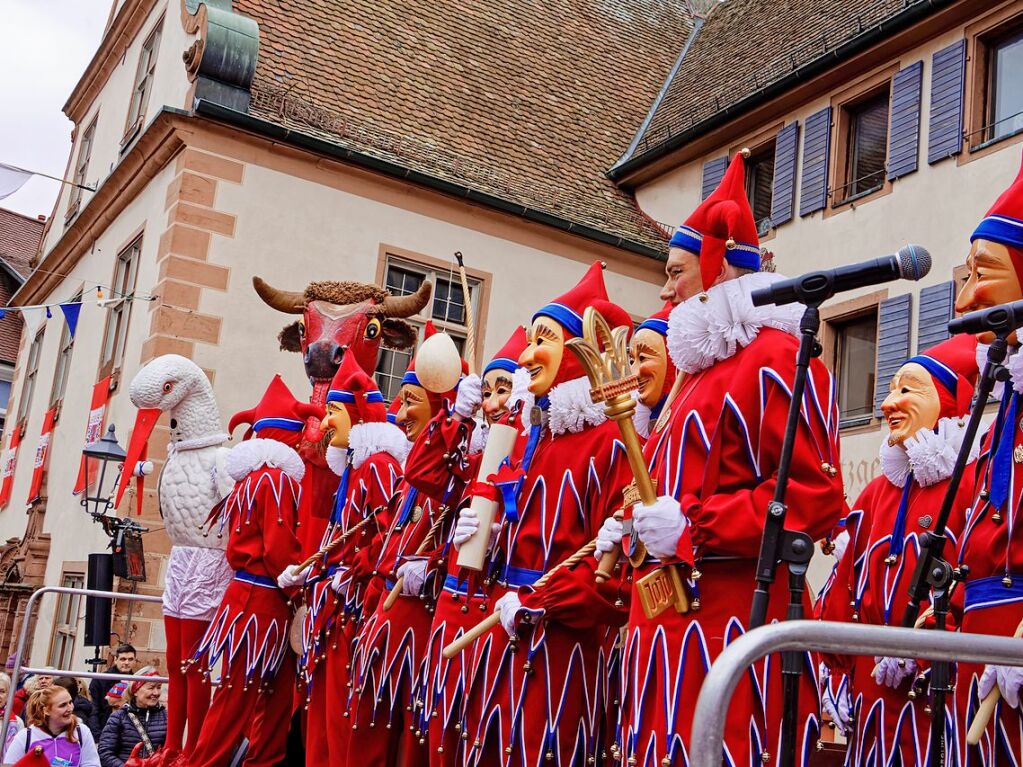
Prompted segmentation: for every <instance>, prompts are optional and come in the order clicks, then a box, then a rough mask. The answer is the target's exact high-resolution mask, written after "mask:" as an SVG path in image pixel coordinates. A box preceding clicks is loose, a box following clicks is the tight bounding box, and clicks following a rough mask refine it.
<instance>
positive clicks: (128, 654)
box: [89, 644, 137, 731]
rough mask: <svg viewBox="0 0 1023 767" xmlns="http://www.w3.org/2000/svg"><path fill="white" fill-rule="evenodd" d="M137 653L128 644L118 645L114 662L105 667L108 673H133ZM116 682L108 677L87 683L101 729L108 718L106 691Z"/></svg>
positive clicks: (109, 710) (108, 708)
mask: <svg viewBox="0 0 1023 767" xmlns="http://www.w3.org/2000/svg"><path fill="white" fill-rule="evenodd" d="M136 656H137V653H136V652H135V648H134V647H132V646H131V645H130V644H122V645H118V646H117V649H116V650H115V651H114V662H113V663H112V664H111V665H110V667H109V668H108V669H107V671H106V673H108V674H124V675H125V677H129V676H131V675H132V674H134V673H135V661H136ZM115 684H116V682H114V681H112V680H110V679H93V680H92V683H91V684H90V685H89V697H90V698H92V702H93V703H94V704H95V706H96V716H97V724H98V727H99V729H100V730H101V731H102V729H103V726H104V725H105V724H106V723H107V719H109V718H110V712H111V708H110V704H109V702H108V700H107V693H108V692H110V688H111V687H113V686H114V685H115Z"/></svg>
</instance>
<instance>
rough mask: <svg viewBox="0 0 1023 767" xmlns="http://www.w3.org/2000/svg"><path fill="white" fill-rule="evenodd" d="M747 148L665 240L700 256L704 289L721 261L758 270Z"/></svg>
mask: <svg viewBox="0 0 1023 767" xmlns="http://www.w3.org/2000/svg"><path fill="white" fill-rule="evenodd" d="M748 156H749V150H748V149H743V150H742V151H740V152H738V153H737V154H736V155H735V157H733V158H732V162H731V164H730V165H729V166H728V170H727V171H725V175H724V178H722V179H721V183H720V184H718V188H717V189H715V190H714V193H713V194H711V196H710V197H708V198H707V199H706V200H704V201H703V202H702V203H700V206H699V207H698V208H697V209H696V210H694V211H693V212H692V214H691V215H690V216H689V218H687V219H686V220H685V223H683V224H682V225H681V226H680V227H679V228H678V229H676V230H675V234H674V235H673V236H672V238H671V242H669V243H668V247H670V248H682V249H684V250H688V251H689V252H691V253H695V254H696V255H698V256H699V257H700V276H701V277H702V279H703V289H704V290H707V289H709V288H710V286H711V285H713V284H714V280H716V279H717V277H718V275H719V274H720V273H721V264H722V263H723V261H728V263H730V264H732V265H733V266H736V267H739V268H740V269H753V270H754V271H757V270H759V269H760V239H759V238H758V237H757V224H756V221H755V220H754V218H753V211H752V210H750V206H749V200H748V199H747V197H746V162H745V158H746V157H748Z"/></svg>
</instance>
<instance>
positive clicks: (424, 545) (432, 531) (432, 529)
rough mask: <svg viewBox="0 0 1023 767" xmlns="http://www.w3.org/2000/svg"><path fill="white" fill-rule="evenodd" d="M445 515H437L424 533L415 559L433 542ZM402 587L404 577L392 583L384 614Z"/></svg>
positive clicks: (385, 600)
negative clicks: (424, 535)
mask: <svg viewBox="0 0 1023 767" xmlns="http://www.w3.org/2000/svg"><path fill="white" fill-rule="evenodd" d="M446 515H447V511H445V512H444V514H438V515H437V519H436V520H435V521H434V523H433V524H432V525H430V529H429V530H427V531H426V537H425V538H423V542H422V543H420V544H419V548H417V549H416V553H415V556H417V557H418V556H422V555H423V554H425V553H426V549H427V548H428V547H429V545H430V543H431V542H432V541H433V536H434V535H436V534H437V530H438V529H439V528H440V526H441V523H443V521H444V517H445V516H446ZM404 585H405V576H404V575H402V576H399V578H398V580H396V581H395V582H394V587H393V588H392V589H391V591H390V593H389V594H388V595H387V596H386V597H385V598H384V612H387V611H388V610H390V609H391V608H392V607H394V603H395V602H397V601H398V597H400V596H401V588H402V586H404Z"/></svg>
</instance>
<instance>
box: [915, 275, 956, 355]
mask: <svg viewBox="0 0 1023 767" xmlns="http://www.w3.org/2000/svg"><path fill="white" fill-rule="evenodd" d="M954 302H955V283H953V282H952V280H949V281H948V282H943V283H941V284H940V285H931V286H930V287H929V288H923V289H922V290H921V291H920V313H919V316H918V317H917V321H916V350H917V352H918V353H919V352H922V351H924V350H926V349H930V348H931V347H932V346H934V345H935V344H940V343H941V342H942V341H944V340H945V339H947V338H948V337H949V335H950V333H949V332H948V323H949V320H951V319H952V307H953V303H954Z"/></svg>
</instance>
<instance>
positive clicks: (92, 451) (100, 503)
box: [82, 424, 128, 517]
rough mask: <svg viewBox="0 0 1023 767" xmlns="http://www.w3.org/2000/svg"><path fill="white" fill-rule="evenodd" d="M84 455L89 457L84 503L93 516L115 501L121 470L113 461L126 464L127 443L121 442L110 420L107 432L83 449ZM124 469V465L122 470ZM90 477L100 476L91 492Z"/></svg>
mask: <svg viewBox="0 0 1023 767" xmlns="http://www.w3.org/2000/svg"><path fill="white" fill-rule="evenodd" d="M82 455H83V456H84V457H85V477H86V481H85V485H86V486H85V491H84V492H83V493H82V506H83V507H84V508H85V510H86V511H88V512H89V513H90V514H91V515H92V516H93V517H102V516H104V515H105V514H106V513H107V511H109V510H110V507H111V506H113V505H114V503H113V500H112V499H113V495H114V489H115V488H116V487H117V481H118V479H119V478H120V472H119V471H116V470H115V469H114V467H113V465H112V464H115V463H116V464H124V459H125V458H126V457H127V455H128V454H127V453H125V452H124V448H123V447H121V446H120V445H119V444H117V435H116V434H115V433H114V425H113V424H110V426H109V427H108V428H107V433H106V434H104V435H103V437H102V438H101V439H99V440H97V441H96V442H93V443H92V444H89V445H86V446H85V449H84V450H82ZM108 467H109V468H108ZM123 470H124V469H123V468H122V469H121V471H123ZM90 477H96V478H97V479H96V484H95V485H94V486H93V487H92V490H91V492H90V488H89V478H90ZM108 477H109V479H108Z"/></svg>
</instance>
